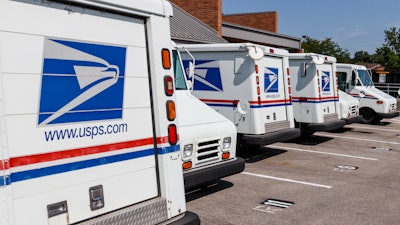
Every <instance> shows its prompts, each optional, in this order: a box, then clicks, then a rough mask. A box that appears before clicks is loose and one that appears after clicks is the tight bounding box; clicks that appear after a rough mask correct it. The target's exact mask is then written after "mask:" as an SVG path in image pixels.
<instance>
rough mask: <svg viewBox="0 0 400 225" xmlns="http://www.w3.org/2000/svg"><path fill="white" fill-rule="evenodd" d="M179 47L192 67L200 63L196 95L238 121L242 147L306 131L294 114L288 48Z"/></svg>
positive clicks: (236, 45) (243, 45) (235, 45)
mask: <svg viewBox="0 0 400 225" xmlns="http://www.w3.org/2000/svg"><path fill="white" fill-rule="evenodd" d="M182 49H183V50H182ZM179 50H180V51H181V50H182V51H181V54H182V59H183V64H184V67H185V68H186V69H187V68H189V64H190V63H191V62H192V63H194V64H195V70H194V71H195V75H194V76H193V77H192V78H191V79H192V81H193V87H192V89H193V90H192V93H193V95H194V96H196V97H197V98H199V99H200V100H201V101H203V102H204V103H206V104H207V105H209V106H211V107H212V108H213V109H215V110H216V111H218V112H219V113H221V114H222V115H224V116H225V117H226V118H228V119H229V120H230V121H232V122H233V123H234V124H235V125H236V127H237V133H238V142H239V145H240V146H244V145H251V146H263V145H267V144H271V143H274V142H278V141H287V140H291V139H294V138H297V137H299V136H300V130H299V129H296V128H295V127H294V119H293V113H292V112H293V111H292V103H291V97H290V84H289V82H290V81H289V80H290V78H289V73H288V72H289V67H288V51H286V50H282V49H277V48H272V47H265V46H260V45H255V44H251V43H229V44H190V45H181V46H179ZM188 52H189V53H188ZM190 55H192V56H193V58H194V59H192V57H191V56H190Z"/></svg>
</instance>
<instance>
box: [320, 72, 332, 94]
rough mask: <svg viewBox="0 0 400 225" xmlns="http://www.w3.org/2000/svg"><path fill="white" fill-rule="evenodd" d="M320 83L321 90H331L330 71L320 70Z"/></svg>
mask: <svg viewBox="0 0 400 225" xmlns="http://www.w3.org/2000/svg"><path fill="white" fill-rule="evenodd" d="M321 80H322V82H321V85H322V91H325V92H326V91H331V87H330V72H329V71H322V76H321Z"/></svg>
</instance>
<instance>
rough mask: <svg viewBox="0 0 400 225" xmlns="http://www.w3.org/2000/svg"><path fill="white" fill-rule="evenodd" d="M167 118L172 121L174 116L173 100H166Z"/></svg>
mask: <svg viewBox="0 0 400 225" xmlns="http://www.w3.org/2000/svg"><path fill="white" fill-rule="evenodd" d="M167 118H168V120H169V121H173V120H174V119H175V118H176V111H175V102H174V101H171V100H168V101H167Z"/></svg>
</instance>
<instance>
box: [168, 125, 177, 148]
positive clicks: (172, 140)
mask: <svg viewBox="0 0 400 225" xmlns="http://www.w3.org/2000/svg"><path fill="white" fill-rule="evenodd" d="M168 142H169V144H170V145H175V144H176V143H177V142H178V133H177V132H176V125H175V124H170V125H169V126H168Z"/></svg>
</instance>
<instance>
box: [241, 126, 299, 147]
mask: <svg viewBox="0 0 400 225" xmlns="http://www.w3.org/2000/svg"><path fill="white" fill-rule="evenodd" d="M300 135H301V133H300V129H298V128H288V129H284V130H281V131H276V132H272V133H266V134H244V135H243V136H242V139H243V143H244V144H251V145H269V144H272V143H276V142H280V141H289V140H292V139H295V138H298V137H300Z"/></svg>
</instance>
